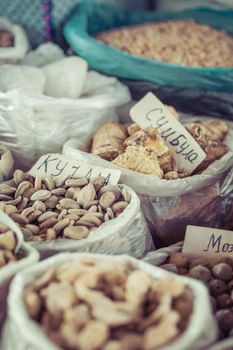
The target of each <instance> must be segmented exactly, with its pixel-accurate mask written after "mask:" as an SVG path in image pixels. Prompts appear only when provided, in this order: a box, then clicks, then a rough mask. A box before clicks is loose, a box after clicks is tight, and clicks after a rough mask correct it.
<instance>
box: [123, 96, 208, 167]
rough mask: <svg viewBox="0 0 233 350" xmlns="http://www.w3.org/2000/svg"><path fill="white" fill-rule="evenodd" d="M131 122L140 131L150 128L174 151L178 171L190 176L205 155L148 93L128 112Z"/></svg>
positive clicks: (161, 104)
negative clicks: (135, 124)
mask: <svg viewBox="0 0 233 350" xmlns="http://www.w3.org/2000/svg"><path fill="white" fill-rule="evenodd" d="M130 116H131V118H132V120H133V121H134V122H135V123H137V124H138V125H139V126H140V127H141V128H142V129H145V128H148V127H150V126H152V127H153V128H155V129H156V130H157V131H158V132H159V133H160V135H161V137H162V139H163V140H164V141H165V143H166V145H167V146H168V147H169V148H172V149H173V150H174V158H175V160H176V163H177V166H178V169H179V171H181V172H186V173H188V174H191V173H192V172H193V171H194V170H195V169H196V168H197V167H198V165H200V164H201V162H202V161H203V160H204V159H205V158H206V154H205V152H204V151H203V149H202V148H201V147H200V146H199V144H198V143H197V142H196V141H195V140H194V138H193V137H192V136H191V134H190V133H189V132H188V131H187V130H186V129H185V128H184V126H183V125H182V124H181V123H180V122H179V121H178V120H177V119H176V118H175V117H174V116H173V115H172V113H171V112H170V111H169V110H168V108H166V106H165V105H164V104H163V103H162V102H161V101H160V100H159V99H158V98H157V97H156V96H155V95H154V94H153V93H152V92H149V93H148V94H147V95H146V96H144V97H143V98H142V99H141V100H140V101H139V102H138V103H136V105H135V106H134V107H132V108H131V110H130Z"/></svg>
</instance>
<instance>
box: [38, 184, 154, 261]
mask: <svg viewBox="0 0 233 350" xmlns="http://www.w3.org/2000/svg"><path fill="white" fill-rule="evenodd" d="M122 186H124V188H125V190H126V191H127V193H129V194H130V196H131V201H130V203H129V205H128V207H127V208H126V209H125V210H124V211H123V212H122V213H121V215H119V216H118V217H117V218H115V219H113V220H109V221H106V222H104V223H103V224H102V225H101V226H100V227H98V228H97V229H96V230H94V231H93V232H90V234H89V236H88V237H87V238H85V239H83V240H78V241H77V240H72V239H57V240H53V241H45V242H33V243H31V245H32V246H33V247H34V248H36V249H37V250H38V251H39V252H40V255H41V257H42V258H47V257H48V256H52V255H54V254H57V253H59V252H64V251H70V252H90V253H100V254H113V255H117V254H128V255H132V256H134V257H136V258H141V257H143V256H144V255H145V254H146V253H148V252H149V251H151V250H152V249H154V244H153V242H152V238H151V235H150V233H149V231H148V228H147V225H146V222H145V219H144V217H143V214H142V212H141V208H140V201H139V198H138V196H137V195H136V193H135V192H134V191H133V190H132V189H131V188H129V187H128V186H125V185H122Z"/></svg>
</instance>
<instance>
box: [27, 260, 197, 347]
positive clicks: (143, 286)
mask: <svg viewBox="0 0 233 350" xmlns="http://www.w3.org/2000/svg"><path fill="white" fill-rule="evenodd" d="M24 302H25V304H26V308H27V312H28V314H29V316H30V317H31V318H32V319H33V320H35V321H36V322H38V323H39V324H40V325H41V327H42V329H43V331H44V332H45V333H46V335H47V336H48V337H49V338H50V339H51V340H52V341H53V342H54V343H56V344H57V345H58V346H59V347H61V348H63V349H69V350H70V349H73V350H75V349H79V350H87V349H88V350H96V349H104V350H112V349H115V350H136V349H138V350H139V349H147V350H149V349H151V350H152V349H158V348H160V347H162V346H165V345H167V344H169V343H171V342H172V341H174V340H176V339H177V338H178V337H179V336H180V335H181V334H182V333H183V332H184V331H185V330H186V328H187V326H188V324H189V321H190V317H191V314H192V311H193V295H192V292H191V290H190V289H189V288H188V287H187V286H186V284H185V283H183V282H181V281H177V280H176V279H174V278H173V277H171V276H166V277H165V278H162V279H161V278H154V277H153V278H152V277H151V276H150V275H148V274H147V273H146V272H145V271H143V270H140V269H138V268H136V267H134V266H133V265H132V264H131V263H124V264H123V263H122V262H119V261H116V260H114V259H111V258H105V259H96V258H94V257H90V256H89V257H87V256H86V257H85V256H80V257H76V258H74V259H72V260H71V261H69V262H63V263H60V264H59V265H56V266H53V267H50V268H49V269H47V270H46V272H44V273H43V274H42V275H40V276H39V277H37V278H36V279H35V280H34V281H33V282H31V283H29V284H28V285H27V287H26V289H25V292H24Z"/></svg>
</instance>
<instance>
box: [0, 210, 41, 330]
mask: <svg viewBox="0 0 233 350" xmlns="http://www.w3.org/2000/svg"><path fill="white" fill-rule="evenodd" d="M0 223H1V225H4V226H6V227H8V228H9V229H11V230H12V231H14V225H15V223H14V222H12V220H11V219H10V218H8V217H7V218H6V215H4V214H2V212H0ZM20 249H21V250H22V251H23V252H24V254H25V257H24V258H22V259H20V260H18V261H17V262H14V263H11V264H8V265H5V266H3V267H1V268H0V332H1V328H2V326H3V323H4V321H5V319H6V310H7V296H8V290H9V286H10V283H11V280H12V278H13V277H14V276H15V275H16V273H17V272H19V271H21V270H22V269H24V268H26V267H28V266H31V265H32V264H34V263H35V262H37V261H39V253H38V252H37V251H36V250H35V249H34V248H33V247H31V246H30V245H29V244H26V243H25V242H24V243H23V244H22V246H21V248H20Z"/></svg>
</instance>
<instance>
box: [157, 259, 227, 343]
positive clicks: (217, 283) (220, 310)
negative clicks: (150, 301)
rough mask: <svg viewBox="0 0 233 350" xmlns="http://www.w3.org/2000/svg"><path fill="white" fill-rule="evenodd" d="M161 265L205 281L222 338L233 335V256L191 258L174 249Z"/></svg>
mask: <svg viewBox="0 0 233 350" xmlns="http://www.w3.org/2000/svg"><path fill="white" fill-rule="evenodd" d="M160 267H162V268H164V269H166V270H169V271H171V272H175V273H178V274H180V275H184V276H188V277H191V278H195V279H198V280H200V281H202V282H203V283H204V284H205V285H206V286H207V288H208V290H209V293H210V296H211V303H212V306H213V311H214V313H215V316H216V319H217V321H218V325H219V328H220V338H223V337H227V336H233V259H232V258H230V257H222V258H220V259H219V260H218V261H217V262H216V261H211V260H208V259H207V258H204V257H196V258H191V257H189V256H187V255H185V254H182V253H172V254H171V255H170V257H169V258H168V259H167V262H166V263H165V264H162V265H161V266H160Z"/></svg>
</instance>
